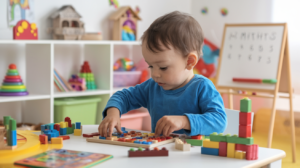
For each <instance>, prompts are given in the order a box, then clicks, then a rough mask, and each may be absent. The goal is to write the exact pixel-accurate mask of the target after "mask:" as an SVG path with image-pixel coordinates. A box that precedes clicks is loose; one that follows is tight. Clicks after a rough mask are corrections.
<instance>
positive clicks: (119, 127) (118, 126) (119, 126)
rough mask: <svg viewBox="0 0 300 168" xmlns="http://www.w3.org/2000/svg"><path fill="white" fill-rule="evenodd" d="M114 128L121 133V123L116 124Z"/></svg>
mask: <svg viewBox="0 0 300 168" xmlns="http://www.w3.org/2000/svg"><path fill="white" fill-rule="evenodd" d="M116 129H117V131H118V133H121V134H123V131H122V129H121V125H120V124H117V126H116Z"/></svg>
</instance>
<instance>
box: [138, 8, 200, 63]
mask: <svg viewBox="0 0 300 168" xmlns="http://www.w3.org/2000/svg"><path fill="white" fill-rule="evenodd" d="M141 39H142V43H143V42H144V41H146V42H147V48H148V49H150V50H151V51H152V52H154V53H157V52H160V51H163V49H162V48H161V46H160V43H159V42H161V44H162V45H164V46H165V47H166V48H168V49H170V48H169V45H172V46H173V47H174V48H175V49H177V50H179V51H180V52H181V53H182V54H183V55H184V56H187V55H188V54H189V53H190V52H192V51H197V54H198V59H199V58H200V56H201V55H202V52H201V50H202V43H203V39H204V37H203V32H202V28H201V26H200V24H199V23H198V22H197V21H196V20H195V19H194V18H193V17H192V16H190V15H189V14H186V13H182V12H179V11H174V12H171V13H168V14H166V15H164V16H161V17H159V18H157V19H156V20H155V21H154V22H153V23H152V24H151V25H150V27H149V28H148V29H147V30H146V31H145V32H144V34H143V36H142V38H141Z"/></svg>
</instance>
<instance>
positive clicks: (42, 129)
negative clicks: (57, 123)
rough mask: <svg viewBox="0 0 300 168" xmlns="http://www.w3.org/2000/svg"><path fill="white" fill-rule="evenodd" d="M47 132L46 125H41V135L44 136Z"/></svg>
mask: <svg viewBox="0 0 300 168" xmlns="http://www.w3.org/2000/svg"><path fill="white" fill-rule="evenodd" d="M45 130H46V126H45V125H41V134H44V131H45Z"/></svg>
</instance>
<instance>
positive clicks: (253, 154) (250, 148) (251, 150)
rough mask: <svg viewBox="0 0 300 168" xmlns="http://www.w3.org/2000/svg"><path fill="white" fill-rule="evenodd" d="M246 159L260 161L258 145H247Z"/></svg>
mask: <svg viewBox="0 0 300 168" xmlns="http://www.w3.org/2000/svg"><path fill="white" fill-rule="evenodd" d="M246 147H247V149H246V159H247V160H257V159H258V145H256V144H253V145H247V146H246Z"/></svg>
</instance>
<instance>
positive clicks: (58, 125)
mask: <svg viewBox="0 0 300 168" xmlns="http://www.w3.org/2000/svg"><path fill="white" fill-rule="evenodd" d="M54 129H55V130H56V131H58V132H59V133H60V124H54Z"/></svg>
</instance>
